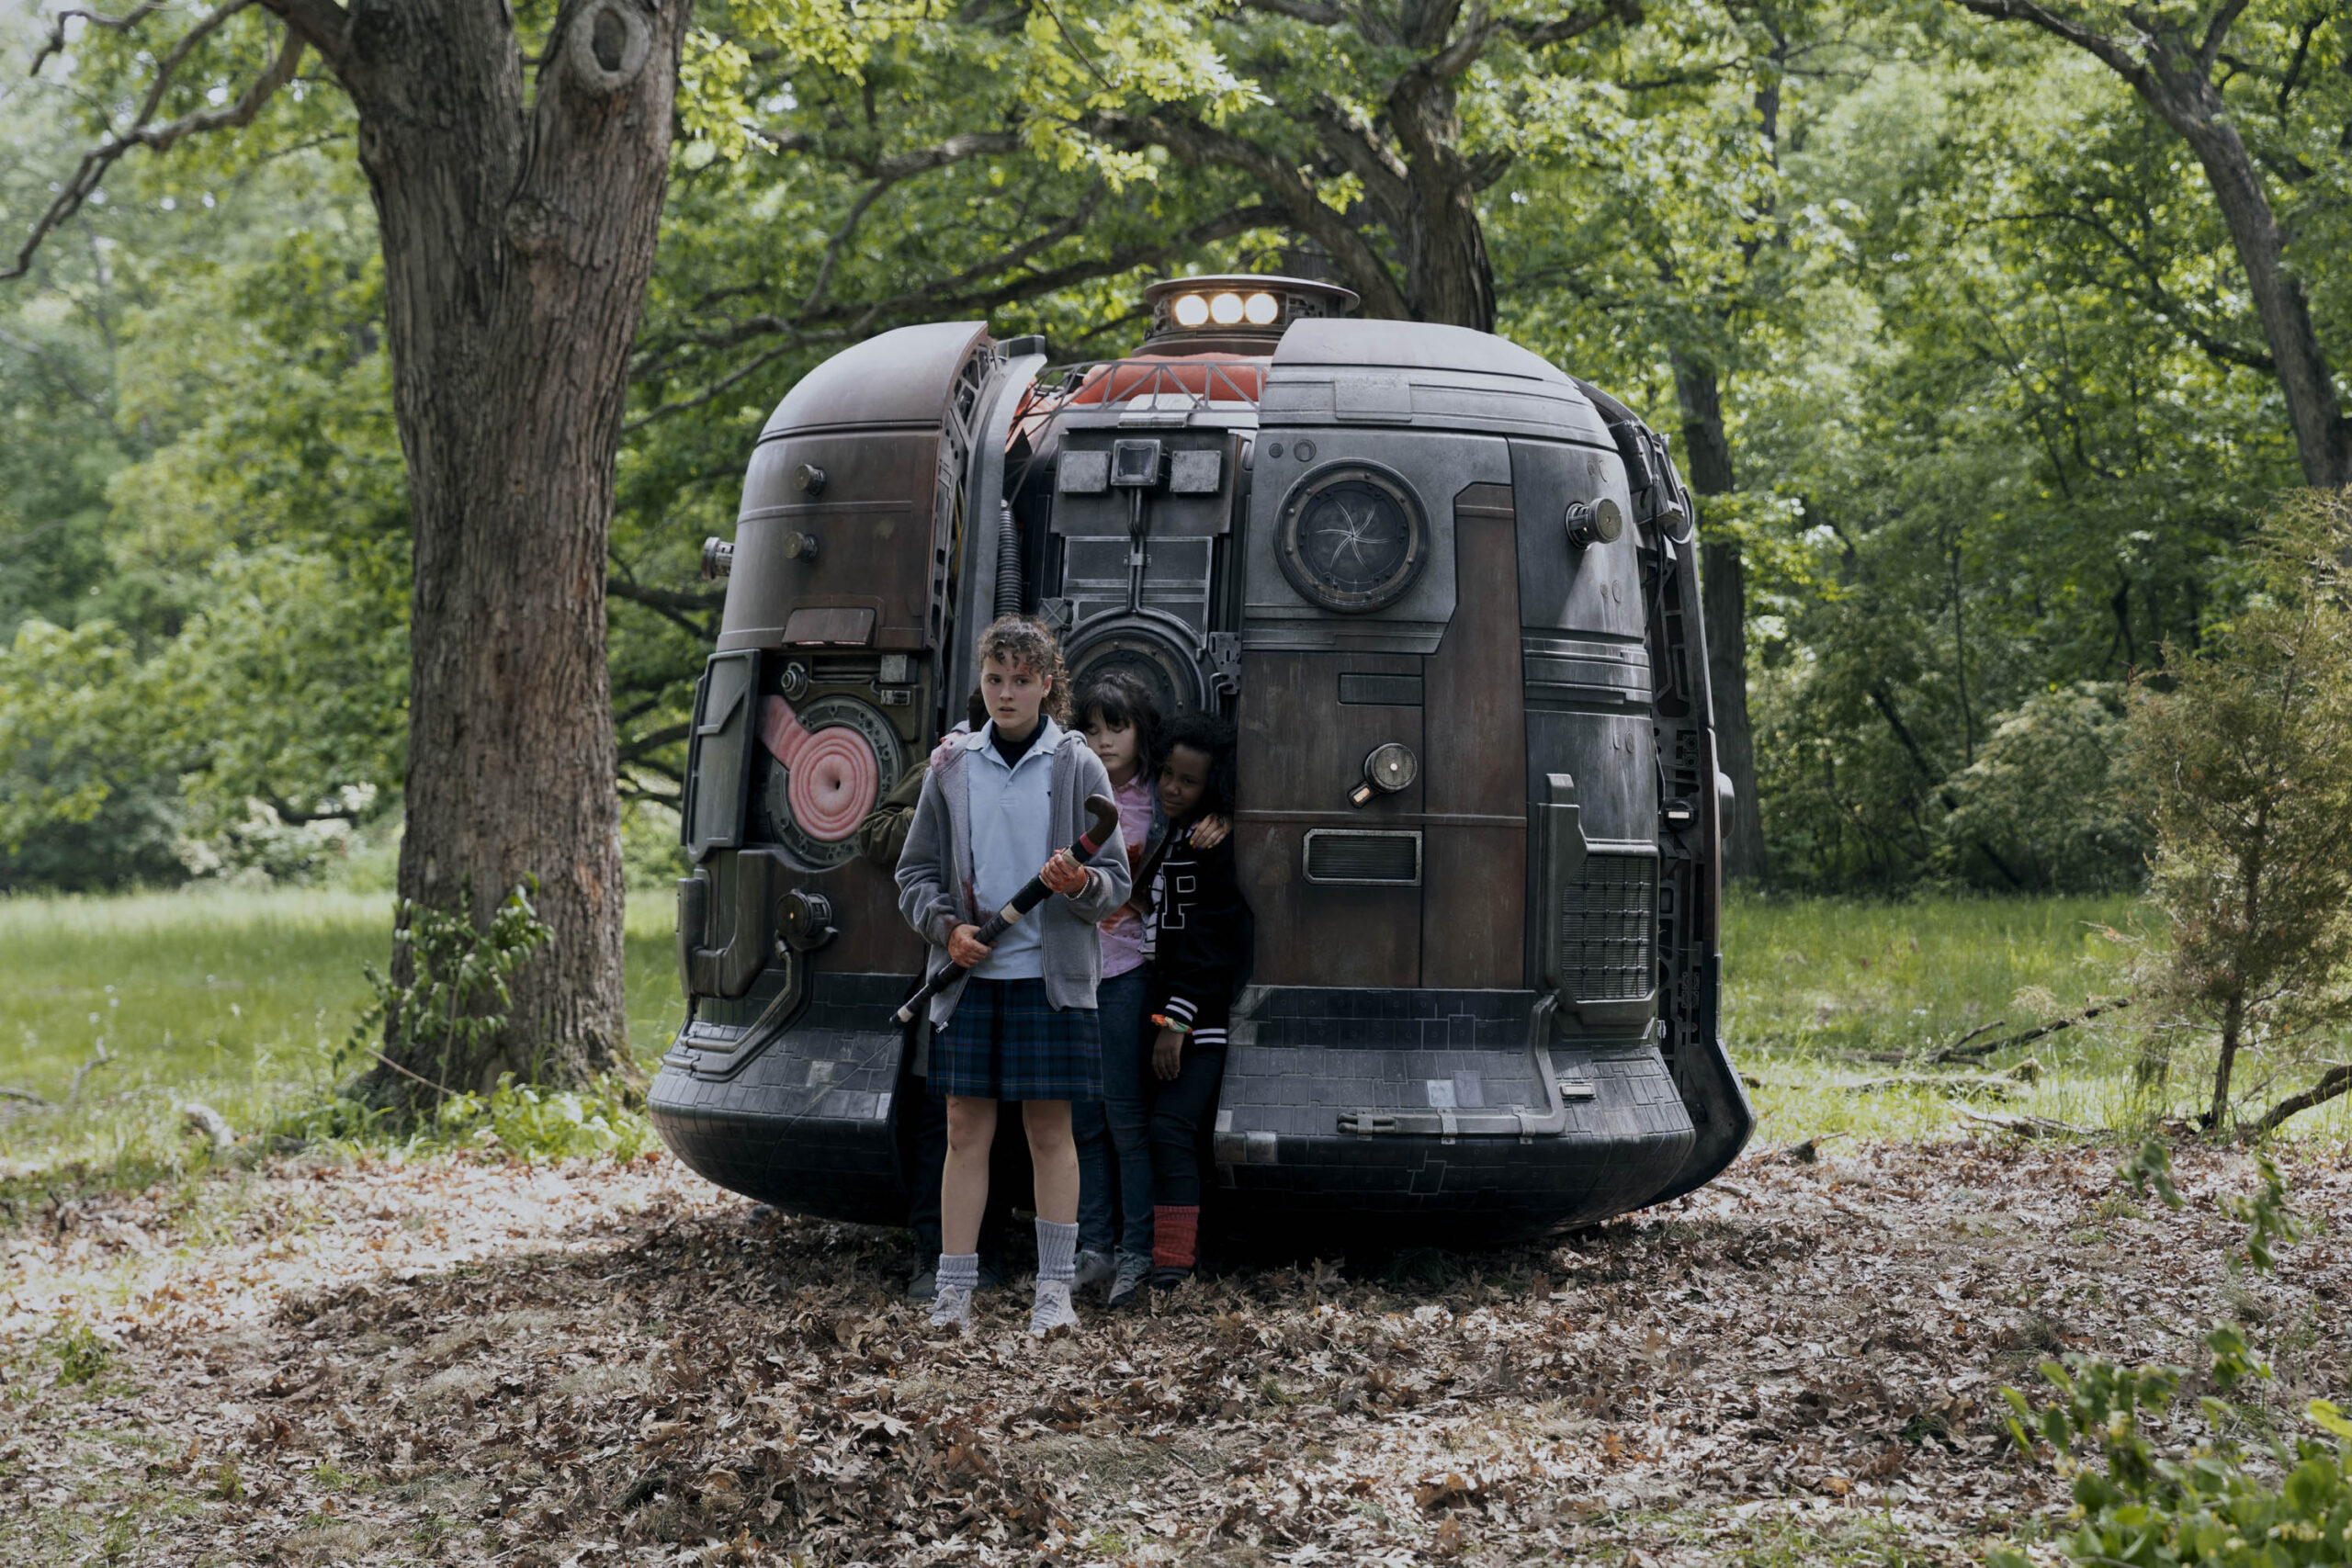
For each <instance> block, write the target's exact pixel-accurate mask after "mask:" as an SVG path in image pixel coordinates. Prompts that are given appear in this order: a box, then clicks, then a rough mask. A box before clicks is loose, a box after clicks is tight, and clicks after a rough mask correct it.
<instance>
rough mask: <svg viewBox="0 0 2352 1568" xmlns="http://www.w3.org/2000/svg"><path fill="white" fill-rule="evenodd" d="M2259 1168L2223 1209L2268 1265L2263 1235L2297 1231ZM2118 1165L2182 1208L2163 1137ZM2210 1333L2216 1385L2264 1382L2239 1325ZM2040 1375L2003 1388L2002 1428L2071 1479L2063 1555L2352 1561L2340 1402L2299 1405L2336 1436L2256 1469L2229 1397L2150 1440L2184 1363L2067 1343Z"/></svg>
mask: <svg viewBox="0 0 2352 1568" xmlns="http://www.w3.org/2000/svg"><path fill="white" fill-rule="evenodd" d="M2258 1168H2259V1170H2260V1172H2261V1186H2260V1189H2259V1190H2257V1191H2256V1193H2255V1194H2254V1195H2252V1196H2251V1197H2248V1198H2245V1199H2241V1200H2239V1201H2236V1202H2234V1203H2232V1204H2229V1205H2227V1208H2228V1212H2229V1213H2232V1214H2233V1215H2235V1216H2236V1217H2238V1218H2240V1219H2243V1220H2245V1221H2246V1222H2247V1224H2248V1226H2249V1234H2248V1235H2247V1238H2246V1243H2245V1253H2244V1261H2245V1265H2246V1266H2250V1267H2252V1268H2254V1269H2258V1270H2267V1269H2269V1267H2270V1265H2271V1252H2270V1246H2271V1243H2272V1242H2274V1241H2291V1240H2293V1239H2294V1237H2295V1235H2296V1234H2297V1228H2298V1227H2297V1225H2296V1223H2295V1221H2294V1219H2293V1217H2292V1216H2291V1215H2290V1213H2288V1210H2287V1204H2286V1185H2285V1183H2284V1182H2283V1181H2281V1180H2280V1179H2279V1176H2278V1168H2276V1167H2275V1166H2273V1165H2272V1164H2271V1163H2270V1162H2269V1161H2268V1160H2267V1159H2263V1160H2260V1161H2259V1162H2258ZM2121 1174H2123V1175H2125V1176H2127V1177H2128V1178H2130V1179H2131V1182H2132V1184H2133V1185H2134V1186H2135V1187H2137V1188H2139V1189H2140V1190H2143V1191H2145V1190H2148V1189H2149V1188H2151V1187H2153V1188H2154V1190H2155V1192H2156V1194H2157V1196H2158V1197H2159V1198H2161V1199H2162V1200H2163V1201H2164V1202H2165V1205H2166V1206H2167V1207H2169V1208H2173V1209H2178V1208H2179V1207H2180V1206H2181V1199H2180V1194H2179V1193H2177V1192H2176V1191H2175V1190H2173V1186H2172V1179H2171V1168H2170V1160H2169V1157H2168V1156H2167V1155H2166V1154H2165V1147H2164V1145H2162V1144H2158V1143H2150V1144H2149V1145H2146V1146H2145V1147H2144V1148H2143V1149H2142V1150H2141V1152H2140V1155H2139V1157H2138V1158H2137V1159H2136V1160H2135V1161H2134V1162H2133V1163H2132V1164H2131V1166H2129V1167H2127V1168H2125V1169H2124V1170H2123V1172H2122V1173H2121ZM2231 1263H2232V1266H2233V1268H2234V1267H2237V1266H2238V1264H2239V1258H2238V1257H2237V1256H2235V1255H2233V1257H2232V1258H2231ZM2205 1344H2206V1347H2207V1348H2209V1349H2210V1350H2211V1351H2212V1353H2213V1367H2212V1378H2213V1382H2214V1385H2215V1386H2216V1387H2217V1388H2218V1389H2220V1391H2221V1392H2222V1393H2223V1394H2228V1393H2233V1392H2234V1391H2235V1390H2237V1389H2239V1388H2240V1387H2242V1386H2245V1385H2248V1384H2252V1383H2259V1382H2267V1380H2268V1378H2269V1376H2270V1372H2269V1369H2268V1368H2267V1367H2265V1366H2264V1365H2263V1364H2262V1363H2261V1362H2260V1361H2259V1360H2257V1359H2256V1358H2255V1357H2254V1356H2253V1355H2252V1354H2251V1353H2250V1352H2249V1351H2248V1349H2247V1348H2246V1343H2245V1337H2244V1336H2242V1335H2241V1334H2240V1333H2239V1332H2238V1330H2237V1329H2236V1328H2234V1327H2233V1326H2230V1325H2226V1324H2225V1325H2221V1326H2218V1327H2216V1328H2214V1329H2213V1330H2212V1331H2211V1333H2209V1334H2208V1335H2206V1337H2205ZM2041 1374H2042V1376H2043V1377H2044V1378H2045V1379H2047V1380H2048V1381H2049V1382H2050V1383H2051V1385H2052V1387H2053V1388H2055V1389H2056V1390H2057V1393H2058V1399H2057V1400H2056V1402H2055V1403H2052V1404H2046V1405H2044V1406H2042V1407H2041V1409H2039V1410H2036V1409H2035V1408H2034V1407H2033V1405H2032V1404H2031V1403H2030V1401H2029V1400H2028V1399H2027V1398H2026V1396H2025V1395H2024V1394H2022V1393H2019V1392H2018V1390H2016V1389H2013V1388H2005V1389H2003V1390H2002V1391H2001V1392H2002V1394H2003V1396H2004V1397H2005V1398H2006V1399H2007V1401H2008V1403H2009V1406H2010V1409H2011V1410H2012V1412H2013V1413H2014V1414H2013V1416H2012V1417H2011V1419H2010V1421H2009V1435H2010V1437H2011V1438H2012V1439H2014V1440H2015V1442H2016V1443H2017V1445H2018V1449H2020V1450H2022V1451H2023V1452H2024V1453H2025V1455H2026V1456H2027V1458H2028V1459H2029V1460H2031V1459H2034V1458H2036V1457H2038V1454H2039V1451H2040V1450H2039V1447H2038V1444H2037V1439H2039V1441H2040V1443H2046V1444H2047V1445H2048V1447H2049V1449H2050V1450H2051V1452H2052V1463H2053V1464H2054V1465H2055V1467H2056V1468H2057V1470H2058V1472H2059V1473H2061V1474H2062V1475H2067V1476H2070V1477H2071V1478H2072V1480H2073V1491H2074V1497H2075V1516H2076V1517H2075V1520H2074V1525H2075V1528H2074V1529H2073V1530H2072V1531H2071V1532H2070V1533H2069V1534H2067V1535H2066V1536H2064V1538H2062V1539H2061V1540H2060V1541H2059V1542H2058V1549H2059V1551H2060V1552H2061V1553H2062V1554H2063V1555H2064V1557H2065V1558H2067V1559H2068V1560H2069V1561H2071V1562H2091V1563H2099V1564H2116V1563H2130V1564H2134V1565H2136V1568H2173V1565H2176V1564H2177V1565H2183V1568H2186V1565H2188V1564H2211V1565H2212V1568H2287V1565H2289V1564H2301V1563H2319V1562H2346V1561H2347V1560H2352V1480H2347V1475H2346V1466H2347V1463H2352V1441H2346V1439H2352V1421H2347V1420H2346V1419H2345V1417H2344V1415H2343V1413H2342V1412H2341V1411H2339V1410H2338V1409H2337V1408H2336V1407H2335V1405H2334V1404H2330V1403H2328V1402H2327V1401H2325V1400H2313V1401H2312V1402H2311V1403H2310V1404H2309V1405H2307V1406H2306V1407H2305V1414H2306V1416H2308V1417H2309V1419H2310V1420H2311V1422H2312V1425H2313V1426H2315V1427H2318V1428H2320V1430H2321V1431H2323V1432H2324V1433H2325V1434H2327V1435H2328V1436H2329V1437H2332V1438H2335V1441H2334V1442H2332V1443H2331V1442H2327V1441H2324V1440H2320V1439H2316V1438H2307V1437H2305V1438H2296V1439H2295V1440H2294V1441H2293V1443H2292V1444H2291V1445H2290V1444H2289V1443H2287V1442H2285V1441H2276V1442H2273V1443H2271V1444H2270V1445H2269V1459H2270V1464H2271V1467H2272V1472H2271V1473H2267V1474H2257V1473H2256V1472H2252V1471H2249V1470H2248V1469H2247V1467H2246V1459H2245V1453H2244V1452H2243V1451H2242V1450H2240V1449H2239V1447H2238V1446H2237V1444H2236V1443H2234V1442H2233V1441H2232V1440H2231V1438H2229V1436H2228V1433H2229V1431H2230V1429H2231V1428H2232V1427H2234V1426H2236V1425H2238V1424H2239V1422H2240V1416H2239V1413H2238V1411H2237V1410H2236V1409H2235V1407H2233V1406H2232V1405H2231V1404H2228V1403H2227V1402H2226V1400H2224V1399H2218V1398H2213V1397H2211V1396H2207V1397H2205V1398H2201V1399H2199V1401H2198V1404H2199V1406H2200V1408H2201V1410H2202V1413H2203V1415H2204V1417H2205V1426H2206V1428H2207V1431H2208V1433H2209V1437H2208V1438H2207V1440H2206V1441H2205V1442H2203V1443H2200V1444H2198V1445H2196V1446H2194V1447H2192V1448H2190V1449H2188V1450H2186V1451H2182V1452H2167V1451H2165V1450H2163V1449H2161V1448H2159V1447H2158V1446H2157V1445H2156V1443H2155V1442H2154V1440H2152V1439H2151V1438H2150V1437H2149V1435H2148V1431H2147V1427H2148V1425H2149V1424H2150V1422H2151V1420H2152V1418H2153V1417H2155V1416H2161V1415H2162V1414H2163V1413H2164V1411H2165V1409H2166V1408H2167V1407H2168V1406H2169V1405H2170V1404H2171V1403H2172V1402H2173V1400H2174V1399H2175V1397H2176V1396H2177V1394H2178V1393H2179V1392H2180V1388H2181V1383H2182V1381H2183V1380H2184V1379H2185V1378H2186V1377H2187V1375H2188V1374H2187V1373H2186V1372H2185V1371H2183V1370H2182V1369H2181V1368H2179V1367H2167V1366H2144V1367H2136V1368H2126V1367H2122V1366H2120V1365H2118V1364H2117V1363H2115V1362H2113V1361H2107V1360H2100V1359H2095V1358H2092V1357H2088V1356H2083V1355H2076V1354H2069V1355H2068V1356H2066V1357H2065V1358H2064V1360H2063V1361H2044V1362H2043V1363H2042V1365H2041ZM2083 1454H2092V1455H2096V1456H2097V1458H2098V1464H2097V1465H2096V1466H2094V1465H2093V1464H2091V1463H2086V1462H2085V1461H2084V1460H2083V1459H2081V1458H2078V1457H2077V1456H2078V1455H2083ZM1985 1561H1986V1562H1987V1563H1988V1564H1989V1568H2031V1560H2030V1559H2029V1558H2028V1557H2026V1556H2025V1554H2024V1553H2022V1552H2020V1551H2017V1550H2016V1549H2015V1548H2013V1547H1995V1548H1993V1549H1992V1550H1991V1551H1989V1552H1987V1553H1986V1556H1985Z"/></svg>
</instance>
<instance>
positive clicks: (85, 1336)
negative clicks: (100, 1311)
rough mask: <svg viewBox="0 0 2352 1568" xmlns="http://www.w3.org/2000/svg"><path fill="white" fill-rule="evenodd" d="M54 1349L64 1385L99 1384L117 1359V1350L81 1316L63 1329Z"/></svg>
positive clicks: (55, 1337) (54, 1341)
mask: <svg viewBox="0 0 2352 1568" xmlns="http://www.w3.org/2000/svg"><path fill="white" fill-rule="evenodd" d="M50 1348H51V1350H53V1351H54V1352H55V1353H56V1356H57V1381H58V1382H62V1383H88V1382H96V1381H97V1380H98V1378H99V1377H100V1376H101V1375H102V1374H103V1373H104V1372H105V1371H106V1370H107V1364H108V1363H109V1362H111V1361H112V1360H113V1359H114V1348H113V1347H112V1346H111V1345H108V1344H107V1342H106V1341H105V1340H104V1339H102V1338H100V1337H98V1332H97V1330H96V1329H95V1328H93V1327H91V1326H90V1325H89V1324H88V1323H87V1322H85V1321H84V1320H83V1319H81V1318H78V1317H76V1318H72V1319H69V1320H68V1321H67V1322H65V1323H64V1324H62V1325H60V1326H59V1328H58V1330H57V1333H56V1335H55V1336H54V1337H53V1339H52V1340H51V1347H50Z"/></svg>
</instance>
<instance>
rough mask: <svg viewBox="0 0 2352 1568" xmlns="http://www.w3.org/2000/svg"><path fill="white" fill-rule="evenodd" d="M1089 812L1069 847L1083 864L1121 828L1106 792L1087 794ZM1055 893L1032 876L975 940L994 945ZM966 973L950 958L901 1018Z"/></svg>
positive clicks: (907, 1018)
mask: <svg viewBox="0 0 2352 1568" xmlns="http://www.w3.org/2000/svg"><path fill="white" fill-rule="evenodd" d="M1086 814H1087V816H1089V817H1091V818H1093V821H1094V825H1093V826H1092V827H1091V828H1089V829H1087V830H1086V831H1085V832H1083V833H1080V835H1079V836H1078V842H1076V843H1074V844H1072V845H1070V847H1069V853H1070V857H1071V858H1072V859H1074V860H1076V861H1077V862H1078V863H1080V865H1081V866H1083V865H1084V864H1085V863H1086V862H1088V861H1091V860H1092V859H1093V858H1094V856H1095V855H1096V853H1097V852H1100V851H1101V850H1102V848H1103V845H1105V844H1107V843H1109V842H1110V841H1111V835H1112V834H1114V833H1115V832H1117V831H1118V830H1119V803H1118V802H1117V801H1115V800H1113V799H1112V798H1111V797H1110V796H1109V795H1089V796H1087V798H1086ZM1052 893H1053V889H1052V888H1050V887H1048V886H1046V883H1045V879H1044V878H1043V877H1042V876H1033V877H1031V878H1030V879H1029V880H1028V882H1027V884H1025V885H1024V886H1023V887H1022V889H1021V891H1020V892H1018V893H1015V894H1014V895H1013V896H1012V903H1010V904H1007V905H1006V906H1005V907H1004V908H1001V909H999V910H998V911H997V912H996V913H995V914H993V915H990V916H989V918H988V920H987V922H986V923H985V924H983V925H982V926H981V927H980V929H979V930H978V932H976V933H975V935H974V940H975V941H977V942H979V943H980V945H982V946H983V947H987V946H991V945H993V944H994V943H995V942H996V939H997V938H999V937H1001V936H1002V935H1003V934H1004V933H1005V932H1006V931H1011V930H1012V928H1013V926H1014V924H1015V923H1017V922H1018V921H1019V920H1020V919H1021V917H1022V916H1023V915H1025V914H1027V913H1028V912H1029V911H1030V910H1032V909H1034V908H1036V907H1037V906H1038V905H1040V904H1042V903H1044V902H1045V901H1046V898H1047V897H1050V896H1051V895H1052ZM967 973H968V971H967V970H966V969H965V967H964V966H963V965H962V964H956V963H952V962H951V963H950V964H948V965H947V966H946V967H945V968H944V969H942V970H941V971H940V972H939V973H938V974H936V975H933V976H932V977H931V978H930V979H929V980H926V981H925V982H923V987H922V990H920V991H917V992H916V993H915V994H914V995H913V996H911V997H909V998H907V1000H906V1004H905V1005H904V1006H903V1007H901V1008H899V1011H898V1014H897V1017H898V1020H899V1022H900V1023H912V1022H913V1021H915V1015H916V1014H917V1013H919V1012H921V1011H922V1009H923V1005H924V1004H925V1003H927V1002H929V1001H930V1000H931V998H933V996H934V995H936V994H937V993H938V991H939V988H940V987H942V986H947V985H952V984H954V983H955V982H956V981H957V980H959V979H961V978H963V976H965V975H966V974H967Z"/></svg>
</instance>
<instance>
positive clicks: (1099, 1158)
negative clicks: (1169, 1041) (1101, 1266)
mask: <svg viewBox="0 0 2352 1568" xmlns="http://www.w3.org/2000/svg"><path fill="white" fill-rule="evenodd" d="M1145 973H1146V971H1145V969H1144V968H1143V967H1142V966H1140V965H1138V966H1137V967H1136V968H1133V969H1130V970H1128V971H1127V972H1126V973H1125V974H1124V975H1121V976H1117V977H1116V978H1114V979H1109V980H1105V981H1103V983H1102V984H1101V985H1099V986H1097V987H1095V989H1094V1008H1095V1013H1096V1016H1097V1017H1098V1018H1099V1019H1100V1020H1101V1021H1102V1029H1103V1098H1102V1099H1101V1100H1077V1101H1074V1102H1072V1104H1071V1105H1070V1108H1069V1114H1070V1132H1071V1134H1072V1135H1073V1136H1074V1137H1075V1138H1076V1139H1077V1142H1078V1245H1079V1246H1080V1247H1084V1248H1086V1249H1087V1250H1089V1251H1091V1252H1110V1251H1112V1250H1114V1248H1113V1247H1112V1237H1113V1236H1114V1235H1117V1236H1118V1237H1119V1242H1118V1246H1117V1248H1116V1250H1118V1251H1120V1252H1132V1253H1135V1254H1136V1256H1138V1257H1142V1258H1148V1257H1150V1256H1151V1142H1150V1119H1149V1117H1148V1115H1147V1114H1146V1112H1145V1110H1144V1100H1143V1089H1144V1085H1143V1075H1144V1049H1143V1010H1144V1006H1145V1003H1146V1001H1147V1000H1148V998H1147V996H1146V991H1147V989H1148V987H1147V984H1146V982H1145V979H1144V976H1145ZM1114 1216H1123V1217H1124V1220H1125V1223H1124V1224H1119V1223H1118V1221H1117V1219H1116V1218H1114Z"/></svg>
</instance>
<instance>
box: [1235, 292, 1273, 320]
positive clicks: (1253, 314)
mask: <svg viewBox="0 0 2352 1568" xmlns="http://www.w3.org/2000/svg"><path fill="white" fill-rule="evenodd" d="M1241 313H1242V314H1243V315H1245V316H1247V317H1249V318H1250V321H1252V322H1253V323H1254V324H1256V325H1258V326H1261V327H1262V326H1267V325H1270V324H1272V321H1273V319H1274V318H1275V317H1276V316H1279V315H1281V314H1282V313H1283V304H1282V301H1281V300H1279V299H1275V298H1274V297H1273V296H1272V295H1271V294H1252V295H1251V296H1250V298H1249V299H1247V300H1246V301H1244V302H1243V304H1242V307H1241Z"/></svg>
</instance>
